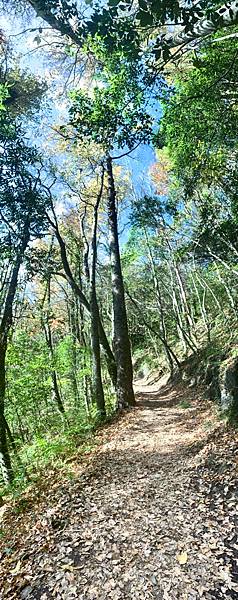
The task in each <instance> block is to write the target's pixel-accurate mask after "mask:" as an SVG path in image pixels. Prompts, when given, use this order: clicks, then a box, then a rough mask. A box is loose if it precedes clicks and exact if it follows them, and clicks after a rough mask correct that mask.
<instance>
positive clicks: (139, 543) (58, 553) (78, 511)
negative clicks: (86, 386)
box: [0, 380, 238, 600]
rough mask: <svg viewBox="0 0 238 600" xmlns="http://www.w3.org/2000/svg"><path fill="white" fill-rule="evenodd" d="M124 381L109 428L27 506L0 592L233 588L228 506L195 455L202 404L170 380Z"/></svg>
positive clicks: (188, 599)
mask: <svg viewBox="0 0 238 600" xmlns="http://www.w3.org/2000/svg"><path fill="white" fill-rule="evenodd" d="M135 387H136V392H137V399H138V405H137V407H136V409H135V410H132V411H129V412H128V413H126V414H125V415H124V416H123V417H122V418H121V419H119V420H118V421H117V422H116V423H115V424H113V425H111V426H110V427H109V436H107V439H106V441H105V442H104V443H103V444H102V445H100V447H98V448H97V450H96V452H95V456H94V458H93V461H92V462H91V464H90V466H88V467H87V468H86V469H85V470H84V471H83V472H82V473H81V475H80V474H78V476H77V477H76V478H75V479H74V480H72V481H68V482H63V484H62V486H60V487H59V489H58V490H57V491H56V494H55V497H54V501H52V498H51V499H50V501H49V505H48V506H47V507H44V506H40V507H39V512H38V514H37V515H35V511H34V517H32V520H31V525H30V526H31V529H30V530H29V525H28V534H27V535H26V533H25V534H24V536H23V539H22V548H21V551H20V552H18V555H17V552H16V554H15V555H14V556H13V558H11V559H10V560H11V570H10V572H9V573H8V575H6V571H5V576H4V591H3V595H2V596H0V597H2V598H4V600H5V598H7V599H9V600H13V599H15V598H17V599H18V598H19V599H20V600H32V599H34V600H38V599H41V600H47V599H52V600H53V599H59V600H61V599H62V600H73V599H74V598H77V599H82V600H98V599H99V600H106V599H109V600H110V599H111V600H135V599H140V600H147V599H148V600H149V599H158V600H175V599H181V600H196V599H199V598H206V599H208V600H209V599H210V600H211V599H212V600H213V599H215V598H217V599H221V598H227V599H228V600H229V599H233V598H237V597H238V585H237V574H236V572H237V571H238V569H237V568H236V569H235V568H234V564H233V562H230V563H229V561H231V550H230V548H231V545H230V546H229V543H227V540H228V541H231V542H232V544H233V546H235V547H236V548H237V549H238V546H237V537H236V539H235V541H234V536H235V535H236V533H235V516H234V515H235V511H234V510H233V505H231V506H230V507H229V506H228V507H227V508H228V513H226V507H225V508H224V497H223V496H224V494H223V496H221V493H220V491H219V490H220V488H219V489H218V492H217V488H216V485H215V487H214V490H215V492H214V493H215V496H214V494H213V492H211V490H212V489H213V488H212V485H211V477H214V467H212V469H211V468H210V466H208V467H207V466H206V465H205V463H204V458H203V457H204V456H206V455H207V450H206V448H207V443H208V441H209V436H210V438H212V437H213V435H214V434H213V433H212V432H213V431H214V430H215V429H216V428H217V423H216V419H215V418H214V416H213V412H212V409H211V407H208V406H207V405H206V404H203V403H201V399H200V400H199V399H197V392H195V391H194V390H192V389H191V388H188V389H187V391H186V393H185V389H184V385H182V384H180V385H177V386H176V387H171V386H170V385H169V384H166V381H165V380H161V381H160V382H156V381H155V382H154V383H152V382H150V384H146V383H145V382H142V383H137V384H136V386H135ZM185 400H186V403H187V405H186V406H188V404H191V405H190V407H188V408H183V407H182V406H184V404H183V405H182V404H181V401H182V402H184V401H185ZM212 445H214V442H212V443H211V444H210V446H208V448H209V449H210V450H209V452H208V454H209V460H211V455H210V451H211V448H212ZM202 448H203V449H202ZM199 450H200V452H199ZM217 461H218V463H219V457H218V458H217V457H216V461H215V462H216V464H217ZM223 471H224V470H223ZM223 476H224V473H223ZM223 478H224V477H223ZM218 479H219V478H218ZM225 479H226V478H225ZM219 482H220V479H219ZM219 482H218V483H219ZM219 485H220V483H219ZM230 485H233V482H232V483H231V482H230V480H229V484H228V486H226V487H227V489H228V488H229V489H230V487H229V486H230ZM218 487H219V486H218ZM232 489H233V488H232ZM228 496H229V502H230V501H231V502H232V498H231V496H230V495H229V494H228ZM229 502H228V504H229ZM228 514H229V516H228ZM22 518H23V519H24V515H23V516H21V519H22ZM19 519H20V517H19ZM19 522H20V521H19ZM232 540H233V541H232ZM236 556H238V553H237V550H236ZM14 560H15V562H14ZM12 561H13V562H12ZM232 569H233V570H232Z"/></svg>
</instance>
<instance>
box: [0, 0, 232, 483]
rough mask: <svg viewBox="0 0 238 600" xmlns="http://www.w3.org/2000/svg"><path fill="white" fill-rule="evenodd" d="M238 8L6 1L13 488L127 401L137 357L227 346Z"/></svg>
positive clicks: (5, 443)
mask: <svg viewBox="0 0 238 600" xmlns="http://www.w3.org/2000/svg"><path fill="white" fill-rule="evenodd" d="M237 12H238V5H237V2H230V3H227V4H225V5H224V6H223V5H221V6H219V3H217V2H214V1H212V0H211V1H209V2H206V1H203V0H201V1H200V2H196V1H192V2H179V1H178V2H177V1H176V2H169V1H168V2H163V1H161V2H151V1H148V2H145V1H144V0H140V1H139V3H138V4H134V3H133V2H131V1H129V0H123V1H120V0H109V3H108V5H106V4H105V6H104V4H103V5H100V3H99V4H97V3H95V5H94V2H93V1H92V2H85V4H84V3H79V4H78V3H75V2H71V1H69V2H67V1H62V2H59V1H58V0H55V1H54V0H48V1H46V2H43V1H38V0H29V1H27V0H25V1H24V0H21V1H20V2H13V1H12V2H9V1H8V2H4V0H2V2H1V14H2V32H1V70H0V77H1V84H0V93H1V104H0V110H1V112H0V143H1V152H0V187H1V195H0V212H1V256H0V260H1V264H0V269H1V322H0V448H1V452H0V457H1V471H2V481H3V484H7V485H8V484H9V483H11V482H12V481H13V480H14V477H15V478H17V479H19V480H22V479H23V480H24V478H29V477H31V475H32V474H33V471H35V470H36V469H37V465H39V468H40V467H44V464H45V463H46V464H47V461H48V460H52V458H53V459H54V457H55V456H58V455H59V456H60V455H61V453H63V454H64V453H65V452H70V451H72V449H73V447H74V445H75V444H77V440H78V439H79V438H80V436H82V435H84V434H85V433H87V432H89V431H90V430H92V429H93V428H94V427H95V426H96V425H97V423H99V422H101V421H102V420H104V419H105V418H107V417H108V416H110V415H112V414H113V412H114V411H117V410H118V409H122V408H123V409H124V408H127V407H130V406H134V404H135V397H134V392H133V368H134V371H135V374H138V373H139V374H143V373H144V374H146V373H148V372H149V371H150V370H152V369H153V368H155V369H159V370H160V372H161V373H163V372H165V371H166V370H169V371H170V372H171V374H174V373H175V372H177V371H178V370H179V369H180V368H181V365H182V364H183V361H184V360H185V359H187V358H188V357H189V356H191V355H194V353H197V352H198V351H199V350H201V349H203V350H205V351H206V352H207V354H208V355H209V352H210V353H213V354H214V352H215V351H216V350H217V351H218V350H220V351H222V352H226V350H227V348H229V349H231V352H233V354H234V355H235V348H236V344H237V334H238V330H237V277H238V270H237V255H238V237H237V92H236V89H237V35H238V29H237V25H236V23H237ZM168 24H169V25H168ZM44 461H45V462H44Z"/></svg>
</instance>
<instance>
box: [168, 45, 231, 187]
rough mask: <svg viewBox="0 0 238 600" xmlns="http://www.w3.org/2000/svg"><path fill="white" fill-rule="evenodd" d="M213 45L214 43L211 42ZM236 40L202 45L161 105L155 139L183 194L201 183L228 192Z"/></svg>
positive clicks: (177, 77)
mask: <svg viewBox="0 0 238 600" xmlns="http://www.w3.org/2000/svg"><path fill="white" fill-rule="evenodd" d="M214 41H215V40H214ZM236 58H237V48H236V40H235V39H234V40H233V39H231V40H229V41H226V42H216V41H215V43H214V44H213V45H209V46H207V47H206V46H205V47H204V49H203V50H202V51H200V53H199V55H198V58H197V57H196V55H195V59H194V63H193V65H190V67H188V69H187V70H186V69H185V70H184V71H182V72H181V74H179V75H177V76H176V80H175V85H174V92H173V95H172V96H171V98H170V101H169V102H167V104H166V105H164V116H163V119H162V123H161V128H160V135H162V136H163V138H164V143H165V145H167V146H168V148H169V151H170V156H171V159H172V163H173V169H174V173H175V174H176V175H177V177H178V178H179V180H180V181H181V182H182V183H183V185H184V187H185V190H186V192H187V193H188V194H190V195H191V194H192V193H193V191H194V189H201V186H203V185H204V184H205V185H208V186H209V185H217V186H218V187H221V188H222V189H225V190H227V191H228V186H227V185H226V174H227V169H228V170H229V173H230V177H231V178H233V175H234V176H235V163H236V152H237V98H236V92H235V91H234V90H235V86H236V84H237V70H236Z"/></svg>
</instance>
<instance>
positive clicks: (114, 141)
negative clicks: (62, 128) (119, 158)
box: [69, 53, 153, 152]
mask: <svg viewBox="0 0 238 600" xmlns="http://www.w3.org/2000/svg"><path fill="white" fill-rule="evenodd" d="M100 70H101V72H98V74H97V76H96V80H95V85H94V87H93V91H92V93H89V94H88V93H86V92H84V91H82V90H75V91H73V92H72V93H71V94H70V96H71V100H72V106H71V108H70V110H69V114H70V125H71V126H73V127H74V128H75V129H76V130H77V137H76V141H77V139H79V140H80V141H83V142H85V141H89V142H94V143H96V144H99V145H100V146H101V147H102V148H103V150H104V151H106V152H110V151H111V150H112V149H113V148H114V147H118V148H123V147H124V146H127V147H128V148H129V149H132V148H133V147H134V146H135V145H136V144H138V143H140V142H143V143H145V142H146V141H149V140H150V138H151V136H152V124H153V120H152V117H151V115H150V114H149V112H148V111H147V110H146V109H145V102H146V95H145V92H143V88H142V86H141V85H140V76H141V70H140V68H139V70H137V68H136V65H135V64H134V63H133V62H130V61H128V60H126V59H125V57H124V56H123V55H122V54H120V53H115V54H114V55H113V56H112V57H111V58H110V59H108V58H106V57H105V55H104V59H103V67H102V65H100ZM98 81H99V82H100V84H99V83H98Z"/></svg>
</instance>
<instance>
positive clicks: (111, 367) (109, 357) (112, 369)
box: [48, 217, 117, 387]
mask: <svg viewBox="0 0 238 600" xmlns="http://www.w3.org/2000/svg"><path fill="white" fill-rule="evenodd" d="M48 220H49V223H50V224H51V225H52V227H53V229H54V231H55V235H56V238H57V241H58V244H59V247H60V254H61V260H62V265H63V269H64V272H65V278H66V279H67V281H68V283H69V285H70V286H71V288H72V290H73V291H74V293H75V295H76V296H77V298H78V299H79V302H80V303H81V304H82V305H83V306H84V307H85V308H86V310H87V312H89V313H90V303H89V302H88V300H87V298H86V296H85V295H84V293H83V292H82V290H81V289H80V287H79V285H78V284H77V282H76V281H75V279H74V276H73V273H72V271H71V268H70V265H69V261H68V257H67V251H66V246H65V242H64V240H63V238H62V236H61V234H60V231H59V228H58V225H57V224H56V223H53V222H52V220H51V219H50V218H49V217H48ZM98 329H99V337H100V344H101V346H102V347H103V349H104V352H105V357H106V362H107V367H108V372H109V375H110V377H111V380H112V383H113V385H114V387H115V386H116V381H117V375H116V362H115V358H114V356H113V352H112V350H111V348H110V344H109V342H108V339H107V336H106V333H105V331H104V328H103V325H102V322H101V319H100V316H99V322H98Z"/></svg>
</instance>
